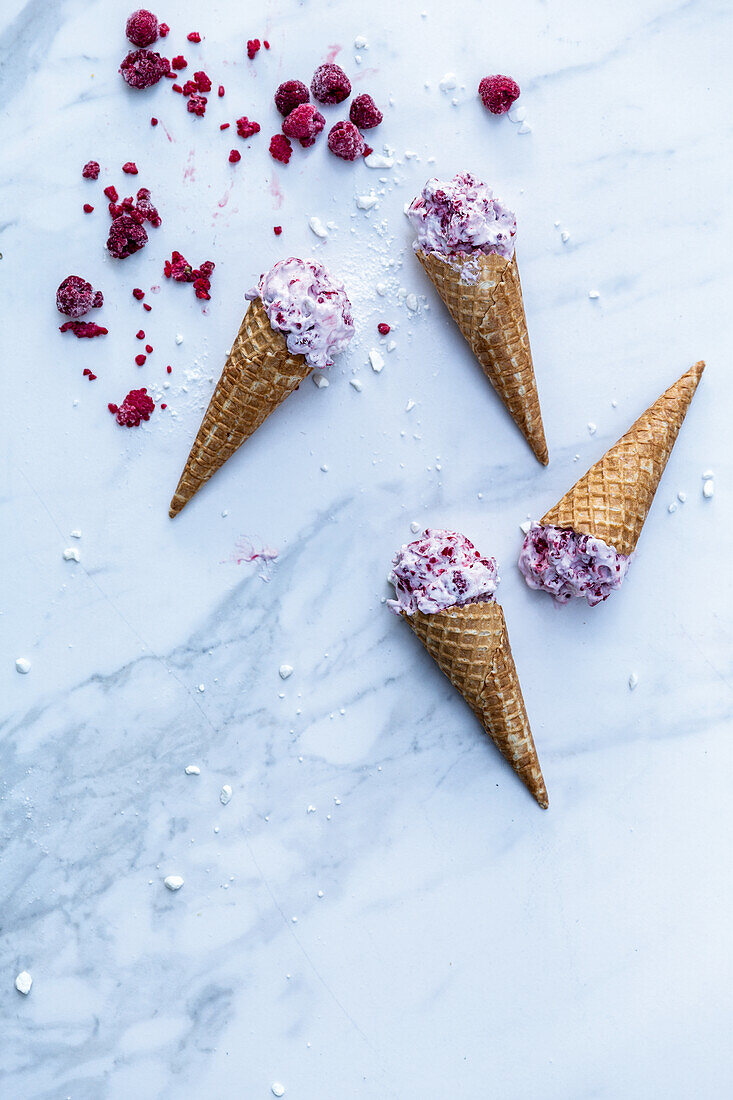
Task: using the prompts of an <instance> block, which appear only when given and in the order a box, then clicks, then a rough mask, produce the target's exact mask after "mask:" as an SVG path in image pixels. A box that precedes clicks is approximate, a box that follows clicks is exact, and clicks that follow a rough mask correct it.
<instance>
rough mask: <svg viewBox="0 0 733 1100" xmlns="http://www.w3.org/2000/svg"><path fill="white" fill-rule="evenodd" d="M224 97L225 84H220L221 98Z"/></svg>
mask: <svg viewBox="0 0 733 1100" xmlns="http://www.w3.org/2000/svg"><path fill="white" fill-rule="evenodd" d="M223 98H224V85H223V84H220V85H219V99H223Z"/></svg>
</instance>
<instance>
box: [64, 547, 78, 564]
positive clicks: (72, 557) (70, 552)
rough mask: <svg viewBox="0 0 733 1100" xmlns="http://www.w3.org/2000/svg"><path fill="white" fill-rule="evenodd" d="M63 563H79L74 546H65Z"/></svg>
mask: <svg viewBox="0 0 733 1100" xmlns="http://www.w3.org/2000/svg"><path fill="white" fill-rule="evenodd" d="M64 561H79V551H78V550H77V549H76V548H75V547H74V546H67V547H66V549H65V550H64Z"/></svg>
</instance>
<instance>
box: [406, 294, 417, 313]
mask: <svg viewBox="0 0 733 1100" xmlns="http://www.w3.org/2000/svg"><path fill="white" fill-rule="evenodd" d="M405 305H406V306H407V308H408V309H409V310H411V311H412V313H415V311H416V310H417V309H418V301H417V294H408V295H407V297H406V298H405Z"/></svg>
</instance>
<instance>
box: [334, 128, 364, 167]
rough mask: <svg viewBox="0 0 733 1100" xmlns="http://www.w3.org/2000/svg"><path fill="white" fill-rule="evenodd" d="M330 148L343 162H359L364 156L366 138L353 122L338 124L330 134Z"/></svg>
mask: <svg viewBox="0 0 733 1100" xmlns="http://www.w3.org/2000/svg"><path fill="white" fill-rule="evenodd" d="M328 148H329V149H330V150H331V152H332V153H334V154H335V156H337V157H341V159H342V160H358V159H359V157H361V156H363V154H364V138H363V137H362V136H361V134H360V133H359V131H358V130H357V128H356V126H354V123H353V122H337V123H336V125H335V126H332V127H331V130H330V132H329V135H328Z"/></svg>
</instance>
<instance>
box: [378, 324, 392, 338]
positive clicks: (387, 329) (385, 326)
mask: <svg viewBox="0 0 733 1100" xmlns="http://www.w3.org/2000/svg"><path fill="white" fill-rule="evenodd" d="M390 331H391V330H390V327H389V325H388V324H387V322H386V321H381V322H380V324H378V325H377V332H379V333H380V334H381V335H382V336H386V335H387V334H388V333H389V332H390Z"/></svg>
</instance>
